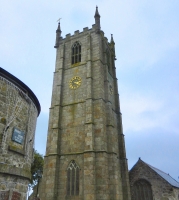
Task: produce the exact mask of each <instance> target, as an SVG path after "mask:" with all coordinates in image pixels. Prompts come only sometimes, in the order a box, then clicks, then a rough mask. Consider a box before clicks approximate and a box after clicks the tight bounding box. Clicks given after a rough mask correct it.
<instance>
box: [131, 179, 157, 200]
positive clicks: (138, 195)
mask: <svg viewBox="0 0 179 200" xmlns="http://www.w3.org/2000/svg"><path fill="white" fill-rule="evenodd" d="M152 196H153V195H152V188H151V185H150V183H149V182H148V181H146V180H144V179H141V180H138V181H136V182H135V183H134V185H133V187H132V200H153V197H152Z"/></svg>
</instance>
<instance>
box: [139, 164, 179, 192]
mask: <svg viewBox="0 0 179 200" xmlns="http://www.w3.org/2000/svg"><path fill="white" fill-rule="evenodd" d="M142 162H144V161H142ZM144 163H145V162H144ZM145 164H146V165H148V166H149V167H150V168H151V169H152V170H154V171H155V172H156V173H157V174H158V175H160V176H161V177H162V178H163V179H165V180H166V181H167V182H168V183H170V185H172V186H174V187H177V188H179V182H177V181H176V180H175V179H173V178H172V177H171V176H170V175H169V174H166V173H165V172H163V171H161V170H159V169H157V168H155V167H153V166H151V165H149V164H147V163H145Z"/></svg>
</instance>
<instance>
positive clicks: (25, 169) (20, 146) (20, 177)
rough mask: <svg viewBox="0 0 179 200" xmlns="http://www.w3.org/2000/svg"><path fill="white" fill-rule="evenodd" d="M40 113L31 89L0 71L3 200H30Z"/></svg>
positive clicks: (0, 183) (0, 194)
mask: <svg viewBox="0 0 179 200" xmlns="http://www.w3.org/2000/svg"><path fill="white" fill-rule="evenodd" d="M39 113H40V104H39V101H38V99H37V98H36V96H35V95H34V93H33V92H32V91H31V90H30V88H28V87H27V86H26V85H25V84H24V83H23V82H21V81H20V80H19V79H17V78H16V77H15V76H13V75H12V74H10V73H8V72H7V71H6V70H4V69H2V68H0V199H3V198H4V199H8V198H9V199H19V200H25V199H26V193H27V188H28V184H29V181H30V178H31V172H30V170H31V163H32V161H33V151H34V150H33V145H34V139H35V128H36V120H37V117H38V115H39Z"/></svg>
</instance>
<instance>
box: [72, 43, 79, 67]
mask: <svg viewBox="0 0 179 200" xmlns="http://www.w3.org/2000/svg"><path fill="white" fill-rule="evenodd" d="M78 62H81V45H80V43H79V42H75V43H74V44H73V46H72V56H71V63H72V65H73V64H75V63H78Z"/></svg>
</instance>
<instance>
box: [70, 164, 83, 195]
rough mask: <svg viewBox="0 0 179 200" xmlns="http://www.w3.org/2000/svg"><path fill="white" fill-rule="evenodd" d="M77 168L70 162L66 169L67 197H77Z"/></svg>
mask: <svg viewBox="0 0 179 200" xmlns="http://www.w3.org/2000/svg"><path fill="white" fill-rule="evenodd" d="M79 171H80V169H79V166H78V165H77V164H76V162H75V161H74V160H72V161H71V162H70V164H69V166H68V168H67V195H69V196H74V195H79Z"/></svg>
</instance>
